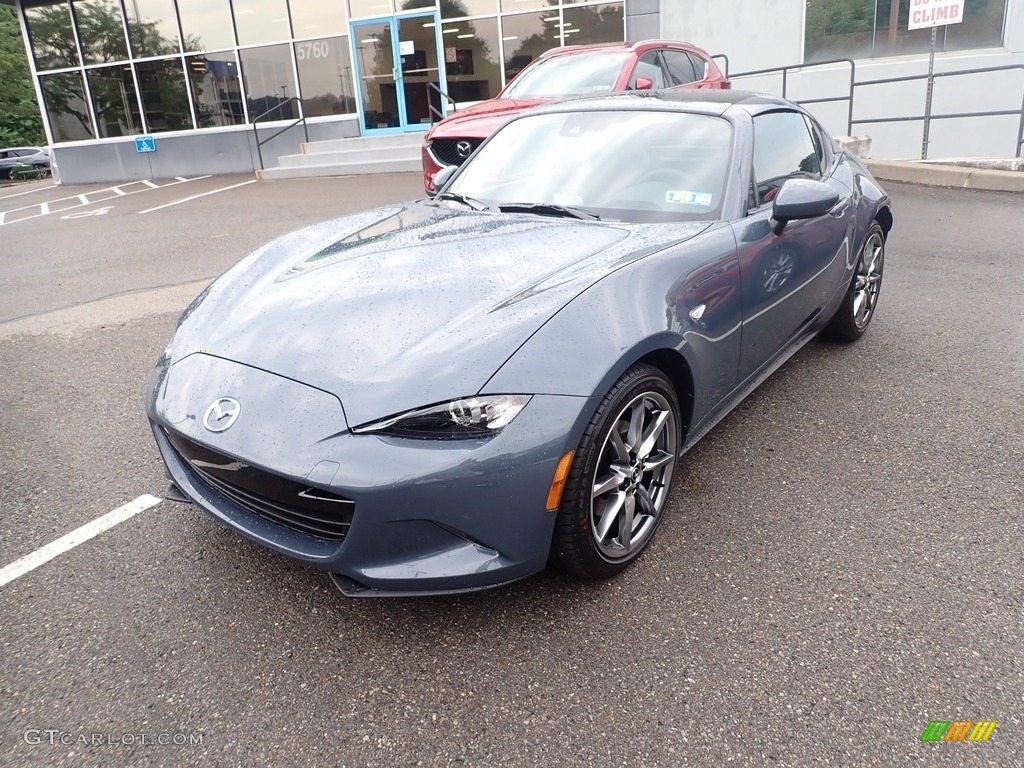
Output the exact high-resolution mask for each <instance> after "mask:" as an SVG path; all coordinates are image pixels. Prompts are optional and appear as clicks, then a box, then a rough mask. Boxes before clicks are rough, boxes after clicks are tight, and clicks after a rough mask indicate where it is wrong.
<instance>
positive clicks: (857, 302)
mask: <svg viewBox="0 0 1024 768" xmlns="http://www.w3.org/2000/svg"><path fill="white" fill-rule="evenodd" d="M866 297H867V294H866V293H865V292H864V291H857V294H856V295H855V296H854V297H853V316H854V317H860V310H861V308H862V307H863V306H864V299H865V298H866Z"/></svg>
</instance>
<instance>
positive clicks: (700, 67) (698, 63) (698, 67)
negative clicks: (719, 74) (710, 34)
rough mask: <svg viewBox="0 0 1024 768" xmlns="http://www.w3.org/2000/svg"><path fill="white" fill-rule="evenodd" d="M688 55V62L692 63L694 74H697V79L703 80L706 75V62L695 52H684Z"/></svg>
mask: <svg viewBox="0 0 1024 768" xmlns="http://www.w3.org/2000/svg"><path fill="white" fill-rule="evenodd" d="M686 55H687V56H689V57H690V63H691V64H693V71H694V74H696V75H697V79H698V80H703V79H704V78H705V77H707V76H708V63H707V62H706V61H705V60H704V59H702V58H701V57H700V56H698V55H697V54H695V53H688V54H686Z"/></svg>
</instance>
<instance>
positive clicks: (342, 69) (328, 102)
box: [295, 37, 356, 117]
mask: <svg viewBox="0 0 1024 768" xmlns="http://www.w3.org/2000/svg"><path fill="white" fill-rule="evenodd" d="M295 57H296V58H297V59H298V64H299V85H300V87H301V88H302V111H303V113H304V114H305V115H306V117H319V116H321V115H345V114H352V113H354V112H355V111H356V100H355V94H353V92H352V63H351V60H350V59H349V55H348V38H347V37H330V38H326V39H324V40H306V41H303V42H299V43H296V44H295Z"/></svg>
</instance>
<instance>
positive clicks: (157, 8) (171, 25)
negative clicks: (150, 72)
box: [125, 0, 180, 57]
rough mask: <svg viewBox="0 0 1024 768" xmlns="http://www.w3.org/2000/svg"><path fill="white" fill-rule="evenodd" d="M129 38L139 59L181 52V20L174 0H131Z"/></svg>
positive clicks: (126, 7) (128, 5)
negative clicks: (176, 11) (179, 39)
mask: <svg viewBox="0 0 1024 768" xmlns="http://www.w3.org/2000/svg"><path fill="white" fill-rule="evenodd" d="M125 9H126V10H127V12H128V36H129V37H130V38H131V41H132V50H134V51H135V55H136V56H140V57H141V56H164V55H166V54H169V53H178V51H179V50H180V47H179V45H178V18H177V16H176V15H175V12H174V0H130V2H128V3H125Z"/></svg>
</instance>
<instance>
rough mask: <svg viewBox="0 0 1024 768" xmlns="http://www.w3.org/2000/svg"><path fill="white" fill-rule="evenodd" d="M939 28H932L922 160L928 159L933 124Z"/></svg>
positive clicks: (925, 99) (925, 98)
mask: <svg viewBox="0 0 1024 768" xmlns="http://www.w3.org/2000/svg"><path fill="white" fill-rule="evenodd" d="M938 29H939V28H938V27H932V45H931V50H930V51H929V52H928V91H927V93H926V94H925V97H924V134H923V138H922V139H921V159H922V160H927V159H928V132H929V129H930V128H931V123H932V87H933V86H934V85H935V34H936V32H937V31H938Z"/></svg>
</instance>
